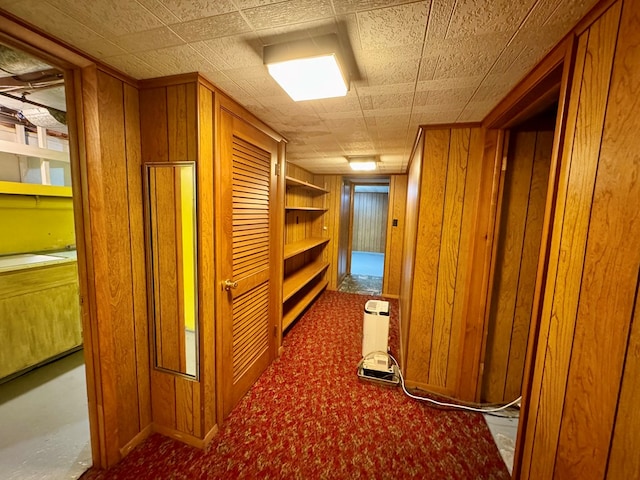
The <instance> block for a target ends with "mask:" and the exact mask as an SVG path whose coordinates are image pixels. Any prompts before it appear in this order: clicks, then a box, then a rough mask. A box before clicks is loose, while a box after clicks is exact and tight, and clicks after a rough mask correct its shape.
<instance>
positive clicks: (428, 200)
mask: <svg viewBox="0 0 640 480" xmlns="http://www.w3.org/2000/svg"><path fill="white" fill-rule="evenodd" d="M450 136H451V132H450V130H428V131H427V132H426V133H425V140H424V158H423V161H422V162H423V165H422V170H423V172H422V176H421V185H420V190H419V192H420V194H419V207H418V208H419V212H420V215H419V217H418V228H417V242H416V246H415V259H416V260H415V264H414V274H413V277H414V278H413V290H412V300H411V302H412V305H411V320H410V322H411V327H410V328H411V331H410V336H411V339H413V340H414V341H415V342H416V343H417V344H418V345H416V347H415V348H409V349H408V352H407V373H406V377H407V379H410V380H413V381H422V382H423V383H428V380H429V362H430V360H431V342H432V338H433V319H434V312H435V305H436V292H437V282H438V265H439V261H440V248H441V244H440V238H441V237H442V221H443V220H442V218H443V210H444V204H443V199H444V194H445V187H446V180H447V164H448V160H449V141H450Z"/></svg>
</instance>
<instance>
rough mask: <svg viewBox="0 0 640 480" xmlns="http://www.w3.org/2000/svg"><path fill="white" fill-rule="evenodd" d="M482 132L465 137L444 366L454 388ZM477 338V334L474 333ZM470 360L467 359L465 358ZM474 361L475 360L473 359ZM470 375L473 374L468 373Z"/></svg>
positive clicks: (464, 323) (460, 360) (464, 325)
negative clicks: (459, 209) (464, 164)
mask: <svg viewBox="0 0 640 480" xmlns="http://www.w3.org/2000/svg"><path fill="white" fill-rule="evenodd" d="M484 142H485V132H484V130H483V129H480V128H473V129H471V132H470V138H469V149H468V154H469V158H468V160H467V167H466V185H465V192H464V200H463V201H464V204H463V207H462V209H463V210H462V218H461V220H462V223H461V225H460V244H459V247H458V263H457V269H456V280H455V285H456V286H455V299H454V303H453V309H452V320H451V339H450V341H449V349H448V355H449V358H450V359H455V361H449V362H448V366H447V385H448V389H450V390H455V391H456V394H457V395H458V396H460V391H459V390H458V388H459V385H460V382H459V374H460V368H461V365H463V364H464V363H465V362H466V361H468V360H466V359H465V354H466V352H465V349H464V345H463V343H462V342H463V339H464V335H465V333H466V332H468V331H470V328H469V325H468V324H469V323H471V322H469V319H468V318H467V315H466V314H465V311H464V310H465V308H466V300H467V298H468V296H469V294H470V292H469V289H468V286H467V280H468V278H469V276H470V274H471V271H472V270H473V268H472V266H471V264H470V262H471V258H472V248H473V241H472V237H473V232H474V229H475V228H476V225H475V220H476V211H477V208H478V201H479V199H478V196H479V195H480V185H481V180H482V174H483V170H482V169H483V160H484ZM477 338H481V335H480V334H478V337H477ZM469 363H471V362H469ZM476 364H477V362H476ZM471 378H474V377H471ZM463 381H464V383H469V384H471V383H473V382H472V381H470V379H469V378H468V377H463Z"/></svg>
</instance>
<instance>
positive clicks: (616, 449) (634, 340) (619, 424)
mask: <svg viewBox="0 0 640 480" xmlns="http://www.w3.org/2000/svg"><path fill="white" fill-rule="evenodd" d="M639 283H640V278H639ZM639 297H640V295H639V292H638V288H637V287H636V298H635V311H634V313H633V317H632V319H631V332H630V333H629V345H628V347H627V351H626V357H625V365H624V371H623V372H622V381H621V386H620V396H619V402H618V410H617V412H616V418H615V426H614V432H613V438H612V440H611V452H610V454H609V460H608V462H607V474H606V478H607V479H612V480H613V479H618V478H631V477H632V475H633V473H634V472H639V471H640V456H638V455H637V452H638V449H639V448H640V437H639V436H638V429H640V410H638V408H637V406H636V402H637V399H638V398H640V382H638V378H640V298H639Z"/></svg>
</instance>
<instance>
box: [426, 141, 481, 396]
mask: <svg viewBox="0 0 640 480" xmlns="http://www.w3.org/2000/svg"><path fill="white" fill-rule="evenodd" d="M470 133H471V132H470V130H469V129H455V130H452V131H451V141H450V144H449V152H448V156H449V158H448V166H447V172H446V178H447V183H446V189H445V191H444V197H443V198H442V199H441V202H442V203H443V205H444V212H443V217H442V233H441V237H440V244H441V245H442V247H441V249H440V256H439V259H438V280H437V287H436V292H435V293H436V295H435V297H436V304H435V313H434V315H433V329H432V332H433V333H432V340H431V359H430V361H429V384H431V385H437V386H439V387H443V388H446V387H447V371H448V368H449V361H450V360H452V361H453V360H455V355H454V359H451V358H450V355H449V353H450V352H449V346H450V342H451V340H452V336H454V337H455V338H453V340H454V345H456V346H457V340H458V337H457V334H458V333H459V329H458V328H453V325H452V324H453V323H454V320H453V304H454V298H455V294H456V277H457V269H458V255H459V248H460V230H461V224H462V213H463V206H464V198H465V185H466V177H467V161H468V156H469V138H470ZM456 327H457V325H456ZM454 331H455V335H454Z"/></svg>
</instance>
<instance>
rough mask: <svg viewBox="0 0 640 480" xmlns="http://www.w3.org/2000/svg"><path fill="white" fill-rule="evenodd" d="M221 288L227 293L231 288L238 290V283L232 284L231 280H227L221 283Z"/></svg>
mask: <svg viewBox="0 0 640 480" xmlns="http://www.w3.org/2000/svg"><path fill="white" fill-rule="evenodd" d="M222 286H223V287H224V289H225V290H226V291H227V292H228V291H229V290H231V289H232V288H238V282H234V281H233V280H228V279H227V280H225V281H224V282H222Z"/></svg>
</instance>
